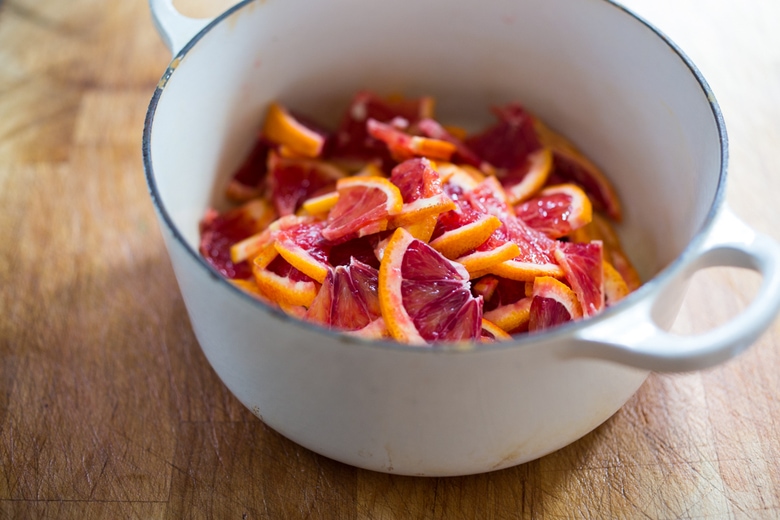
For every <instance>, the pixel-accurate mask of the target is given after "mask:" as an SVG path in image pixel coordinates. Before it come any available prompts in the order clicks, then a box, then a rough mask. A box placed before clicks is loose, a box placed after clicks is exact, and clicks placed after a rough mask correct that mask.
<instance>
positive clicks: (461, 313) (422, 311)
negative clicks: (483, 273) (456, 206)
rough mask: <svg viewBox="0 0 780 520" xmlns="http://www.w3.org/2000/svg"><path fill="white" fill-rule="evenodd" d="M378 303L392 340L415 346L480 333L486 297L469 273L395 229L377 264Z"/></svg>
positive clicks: (472, 336)
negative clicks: (474, 293)
mask: <svg viewBox="0 0 780 520" xmlns="http://www.w3.org/2000/svg"><path fill="white" fill-rule="evenodd" d="M379 304H380V308H381V310H382V317H383V318H384V319H385V323H386V324H387V328H388V330H389V331H390V334H391V335H392V336H393V338H395V339H397V340H399V341H403V342H405V343H410V344H413V345H424V344H427V343H433V342H438V341H469V340H474V339H477V338H479V337H480V334H481V330H482V298H479V297H477V298H475V297H474V296H472V294H471V291H470V283H469V274H468V272H467V271H466V270H465V269H464V268H463V267H462V266H461V265H460V264H457V263H455V262H452V261H450V260H447V259H446V258H445V257H444V256H442V255H441V254H440V253H439V252H437V251H436V250H435V249H433V248H431V247H430V246H428V245H427V244H425V243H424V242H421V241H420V240H417V239H415V238H414V237H413V236H412V235H410V234H409V233H408V232H407V231H406V230H404V229H403V228H398V229H397V230H396V231H395V233H393V236H392V238H391V239H390V242H389V243H388V245H387V247H386V248H385V252H384V257H383V260H382V265H381V266H380V268H379Z"/></svg>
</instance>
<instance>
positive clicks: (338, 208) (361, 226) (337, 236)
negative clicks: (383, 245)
mask: <svg viewBox="0 0 780 520" xmlns="http://www.w3.org/2000/svg"><path fill="white" fill-rule="evenodd" d="M336 189H337V190H338V193H339V200H338V202H336V205H335V206H333V209H332V210H331V211H330V214H329V215H328V225H327V226H326V227H325V229H323V230H322V236H324V237H325V238H326V239H328V240H330V241H334V242H335V241H340V242H343V241H345V240H348V239H350V238H355V237H361V236H365V235H369V234H372V233H377V232H379V231H384V230H385V229H387V224H388V219H389V218H390V217H392V216H393V215H397V214H398V213H400V212H401V209H402V208H403V197H402V196H401V192H400V191H399V190H398V188H397V187H396V186H395V185H394V184H393V183H392V182H390V181H389V180H387V179H385V178H384V177H348V178H346V179H341V180H339V181H338V183H337V184H336Z"/></svg>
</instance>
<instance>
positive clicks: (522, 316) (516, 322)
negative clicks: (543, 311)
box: [484, 298, 531, 333]
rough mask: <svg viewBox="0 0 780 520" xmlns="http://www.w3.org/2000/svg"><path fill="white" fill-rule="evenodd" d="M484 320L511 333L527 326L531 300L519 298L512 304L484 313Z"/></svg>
mask: <svg viewBox="0 0 780 520" xmlns="http://www.w3.org/2000/svg"><path fill="white" fill-rule="evenodd" d="M484 316H485V318H486V319H488V320H490V321H491V322H493V323H495V324H496V325H497V326H498V327H500V328H501V329H503V330H504V331H506V332H508V333H509V332H512V331H515V330H518V329H522V328H523V327H527V326H528V320H529V318H530V316H531V298H521V299H520V300H517V301H516V302H514V303H508V304H506V305H499V306H498V307H496V308H495V309H492V310H489V311H486V312H485V314H484Z"/></svg>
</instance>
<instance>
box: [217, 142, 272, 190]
mask: <svg viewBox="0 0 780 520" xmlns="http://www.w3.org/2000/svg"><path fill="white" fill-rule="evenodd" d="M271 149H272V147H271V145H270V143H269V142H268V141H267V140H265V139H263V138H262V137H258V139H257V141H256V142H255V144H254V146H253V147H252V150H250V152H249V155H247V157H246V159H244V162H243V163H241V166H239V167H238V170H236V172H235V173H234V174H233V177H232V178H231V179H230V182H229V183H228V186H227V190H226V195H227V197H228V198H229V199H231V200H234V201H236V202H247V201H249V200H251V199H254V198H256V197H259V196H261V195H262V193H263V183H264V182H265V177H266V174H267V173H268V152H269V151H270V150H271Z"/></svg>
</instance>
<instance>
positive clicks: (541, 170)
mask: <svg viewBox="0 0 780 520" xmlns="http://www.w3.org/2000/svg"><path fill="white" fill-rule="evenodd" d="M552 166H553V156H552V153H551V152H550V150H548V149H547V148H541V149H539V150H536V151H534V152H531V153H530V154H528V158H527V160H526V163H525V164H524V165H523V167H522V168H516V169H514V170H512V171H511V172H510V174H508V175H505V176H504V177H503V178H502V179H501V184H502V185H503V186H504V188H505V189H506V194H507V197H509V202H511V203H512V204H517V203H519V202H522V201H524V200H526V199H528V198H529V197H532V196H533V195H534V194H535V193H537V192H538V191H539V190H540V189H542V186H544V183H545V182H546V181H547V178H548V177H549V176H550V172H551V171H552Z"/></svg>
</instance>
